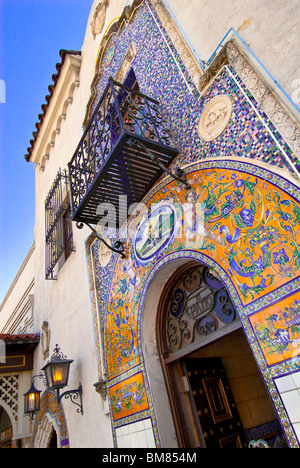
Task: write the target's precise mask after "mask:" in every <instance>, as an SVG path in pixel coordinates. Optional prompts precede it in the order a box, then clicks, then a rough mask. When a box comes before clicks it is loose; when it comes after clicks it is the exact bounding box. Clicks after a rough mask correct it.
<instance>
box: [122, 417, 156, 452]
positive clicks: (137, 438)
mask: <svg viewBox="0 0 300 468" xmlns="http://www.w3.org/2000/svg"><path fill="white" fill-rule="evenodd" d="M116 439H117V444H118V448H125V447H126V448H155V440H154V437H153V430H152V423H151V419H150V418H148V419H144V420H143V421H138V422H135V423H131V424H127V425H126V426H121V427H118V428H117V429H116Z"/></svg>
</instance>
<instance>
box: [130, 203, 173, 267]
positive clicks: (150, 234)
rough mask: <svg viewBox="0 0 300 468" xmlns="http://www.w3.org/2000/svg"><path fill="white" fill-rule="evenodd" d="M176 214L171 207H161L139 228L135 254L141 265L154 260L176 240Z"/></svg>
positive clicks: (136, 233) (135, 238)
mask: <svg viewBox="0 0 300 468" xmlns="http://www.w3.org/2000/svg"><path fill="white" fill-rule="evenodd" d="M175 218H176V213H175V210H174V208H173V207H172V206H170V205H160V206H158V207H157V208H155V209H154V210H152V212H151V213H150V214H149V216H148V217H147V218H146V219H145V220H143V221H142V222H141V224H140V225H139V226H138V227H137V229H136V232H135V235H134V242H133V245H134V254H135V257H136V259H137V260H138V261H139V262H140V263H147V262H149V261H150V260H152V259H153V258H154V257H155V256H156V255H157V254H158V253H159V252H160V251H162V250H163V249H165V248H166V247H167V245H169V243H170V242H171V241H172V239H173V238H174V231H175V224H176V221H175Z"/></svg>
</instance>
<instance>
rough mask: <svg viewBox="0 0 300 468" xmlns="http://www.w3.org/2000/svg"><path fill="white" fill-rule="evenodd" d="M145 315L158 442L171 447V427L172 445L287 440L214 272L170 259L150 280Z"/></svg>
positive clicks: (281, 443) (146, 351)
mask: <svg viewBox="0 0 300 468" xmlns="http://www.w3.org/2000/svg"><path fill="white" fill-rule="evenodd" d="M172 263H173V264H172ZM162 284H164V286H163V287H162ZM158 290H160V293H159V295H158V294H157V293H158ZM154 296H155V299H154ZM151 309H152V319H150V313H151ZM154 309H155V310H156V311H157V314H156V318H155V319H153V315H155V314H154V313H153V312H154ZM144 312H145V317H144V319H143V329H144V333H143V335H144V339H145V338H146V340H147V344H145V345H144V354H145V360H146V367H147V369H148V373H149V380H150V387H151V390H152V393H153V398H154V401H155V405H156V408H158V411H157V419H158V426H159V431H160V436H161V440H162V446H171V443H170V441H171V440H172V429H173V431H174V434H173V439H174V445H175V439H176V442H177V443H178V445H179V446H180V447H187V448H188V447H207V448H214V447H218V448H227V447H230V448H232V447H237V448H239V447H247V446H248V445H249V442H250V440H253V439H255V440H257V439H261V438H264V439H265V440H267V442H268V443H269V444H270V446H274V445H275V446H285V445H286V442H285V439H284V437H283V435H282V431H281V427H280V424H279V421H278V419H277V415H276V412H275V409H274V407H273V404H272V401H271V399H270V397H269V394H268V391H267V388H266V386H265V384H264V382H263V379H262V377H261V374H260V372H259V369H258V366H257V364H256V361H255V359H254V356H253V353H252V350H251V348H250V346H249V344H248V342H247V339H246V336H245V334H244V331H243V329H242V326H241V322H240V320H239V317H238V314H237V312H236V311H235V308H234V304H233V303H232V301H231V299H230V296H229V294H228V293H227V290H226V287H225V286H224V284H223V283H222V281H221V280H220V278H219V277H218V275H217V274H216V272H214V271H212V270H211V269H209V268H208V267H207V266H205V265H203V264H201V263H200V262H194V261H192V262H190V261H187V259H185V260H184V259H181V261H180V260H177V261H175V262H171V264H169V265H168V267H166V266H164V267H163V268H161V270H158V271H157V273H156V276H155V277H154V278H153V280H152V282H151V285H150V287H149V291H148V294H147V296H146V300H145V307H144ZM149 319H150V320H149ZM146 321H147V322H148V323H147V324H146ZM154 328H155V333H156V343H154V339H153V338H154V337H153V331H154ZM146 330H148V331H146ZM151 334H152V337H153V338H152V340H151V338H150V335H151ZM146 335H147V337H146ZM155 345H157V351H158V355H159V358H160V364H161V369H162V374H163V376H164V382H163V381H162V379H161V378H160V373H159V371H158V366H157V365H156V364H157V360H156V359H155V357H156V356H157V354H156V356H155V357H153V356H152V357H150V353H151V352H152V353H153V351H154V348H155ZM151 350H152V351H151ZM157 357H158V356H157ZM164 384H165V388H164V391H163V387H164ZM163 393H165V394H167V398H166V396H165V394H163ZM166 399H167V400H168V402H166ZM163 400H164V401H163ZM160 408H161V409H162V413H163V414H164V417H162V415H161V414H158V413H159V411H160ZM173 425H174V426H173ZM167 431H169V434H168V435H166V434H167Z"/></svg>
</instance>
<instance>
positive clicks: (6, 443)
mask: <svg viewBox="0 0 300 468" xmlns="http://www.w3.org/2000/svg"><path fill="white" fill-rule="evenodd" d="M12 437H13V428H12V423H11V420H10V417H9V415H8V414H7V412H6V411H5V409H4V408H3V407H2V406H0V448H11V447H12Z"/></svg>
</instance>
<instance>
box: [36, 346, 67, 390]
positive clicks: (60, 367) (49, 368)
mask: <svg viewBox="0 0 300 468" xmlns="http://www.w3.org/2000/svg"><path fill="white" fill-rule="evenodd" d="M72 362H73V360H72V359H66V357H65V356H64V355H63V354H62V353H61V352H60V348H59V347H58V345H56V347H55V348H54V354H53V355H52V356H51V360H50V361H48V362H47V364H46V365H45V366H44V367H43V368H42V370H43V371H44V372H45V376H46V382H47V388H48V390H59V389H60V388H63V387H65V386H67V385H68V379H69V371H70V364H71V363H72Z"/></svg>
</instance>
